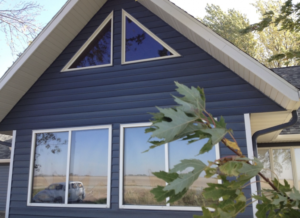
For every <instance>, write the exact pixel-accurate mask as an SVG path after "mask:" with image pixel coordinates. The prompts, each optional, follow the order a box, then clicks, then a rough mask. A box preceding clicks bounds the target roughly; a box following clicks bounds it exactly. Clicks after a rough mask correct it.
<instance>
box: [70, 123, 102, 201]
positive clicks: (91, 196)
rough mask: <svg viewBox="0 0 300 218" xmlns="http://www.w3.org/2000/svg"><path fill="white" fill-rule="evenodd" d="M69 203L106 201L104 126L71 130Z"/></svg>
mask: <svg viewBox="0 0 300 218" xmlns="http://www.w3.org/2000/svg"><path fill="white" fill-rule="evenodd" d="M71 142H72V143H71V156H70V159H71V162H70V177H69V182H70V187H69V193H68V202H69V203H70V204H106V199H107V173H108V172H107V170H108V166H107V164H108V129H96V130H82V131H72V141H71Z"/></svg>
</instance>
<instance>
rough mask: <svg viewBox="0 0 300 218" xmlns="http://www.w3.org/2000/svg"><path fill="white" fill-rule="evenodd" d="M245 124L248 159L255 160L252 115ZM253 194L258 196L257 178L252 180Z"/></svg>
mask: <svg viewBox="0 0 300 218" xmlns="http://www.w3.org/2000/svg"><path fill="white" fill-rule="evenodd" d="M244 122H245V131H246V142H247V153H248V158H250V159H253V158H254V151H253V146H252V133H251V122H250V114H244ZM250 182H251V194H257V184H256V177H253V178H252V179H251V180H250ZM256 205H257V201H256V202H253V204H252V210H253V217H254V218H255V217H256V216H255V214H256V212H257V208H256Z"/></svg>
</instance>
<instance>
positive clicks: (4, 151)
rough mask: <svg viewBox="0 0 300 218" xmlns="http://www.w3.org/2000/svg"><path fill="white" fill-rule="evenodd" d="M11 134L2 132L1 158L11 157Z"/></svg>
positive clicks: (0, 140)
mask: <svg viewBox="0 0 300 218" xmlns="http://www.w3.org/2000/svg"><path fill="white" fill-rule="evenodd" d="M11 141H12V136H11V135H4V134H0V160H1V159H10V149H11Z"/></svg>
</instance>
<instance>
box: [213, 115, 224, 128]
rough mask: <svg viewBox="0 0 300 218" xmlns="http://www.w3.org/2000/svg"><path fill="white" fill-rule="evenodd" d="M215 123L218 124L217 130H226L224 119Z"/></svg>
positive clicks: (221, 118)
mask: <svg viewBox="0 0 300 218" xmlns="http://www.w3.org/2000/svg"><path fill="white" fill-rule="evenodd" d="M215 123H216V128H223V129H226V123H225V119H224V117H222V116H221V117H220V119H219V120H216V121H215Z"/></svg>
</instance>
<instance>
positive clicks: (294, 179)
mask: <svg viewBox="0 0 300 218" xmlns="http://www.w3.org/2000/svg"><path fill="white" fill-rule="evenodd" d="M295 148H297V149H300V145H299V146H284V147H258V148H257V149H258V150H259V151H262V150H267V151H269V156H270V167H271V170H272V169H274V162H273V150H279V149H280V150H282V149H289V150H290V152H291V164H292V173H293V181H294V187H295V188H296V189H298V190H300V189H299V188H300V187H299V184H298V183H299V180H300V175H297V170H296V167H297V166H296V156H295V152H294V149H295ZM271 178H272V179H274V178H275V177H274V173H271ZM298 178H299V179H298Z"/></svg>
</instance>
